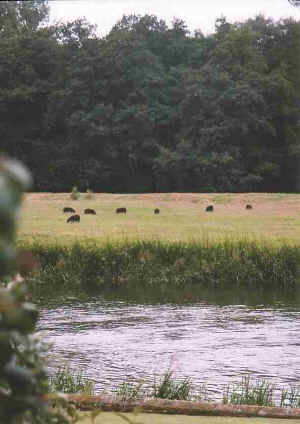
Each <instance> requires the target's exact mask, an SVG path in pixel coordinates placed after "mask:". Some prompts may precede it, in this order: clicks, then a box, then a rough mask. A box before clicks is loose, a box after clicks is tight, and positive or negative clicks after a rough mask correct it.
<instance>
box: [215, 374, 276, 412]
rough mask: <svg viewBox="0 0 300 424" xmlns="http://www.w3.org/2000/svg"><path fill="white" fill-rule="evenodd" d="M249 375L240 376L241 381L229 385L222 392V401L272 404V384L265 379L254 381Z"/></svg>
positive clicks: (242, 403) (238, 403)
mask: <svg viewBox="0 0 300 424" xmlns="http://www.w3.org/2000/svg"><path fill="white" fill-rule="evenodd" d="M250 380H251V379H250V376H246V377H243V378H242V381H241V383H238V384H234V385H229V386H227V387H226V389H225V391H224V394H223V403H225V404H227V403H229V404H232V405H261V406H272V405H273V392H274V386H273V385H272V384H271V383H269V382H268V381H267V380H259V381H256V382H254V383H252V382H251V381H250Z"/></svg>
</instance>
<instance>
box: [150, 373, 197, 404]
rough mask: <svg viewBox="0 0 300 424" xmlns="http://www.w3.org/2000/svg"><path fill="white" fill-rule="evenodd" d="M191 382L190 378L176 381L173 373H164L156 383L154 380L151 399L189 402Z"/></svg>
mask: <svg viewBox="0 0 300 424" xmlns="http://www.w3.org/2000/svg"><path fill="white" fill-rule="evenodd" d="M192 388H193V386H192V382H191V379H190V378H185V379H184V380H176V379H175V378H174V374H173V371H171V370H168V371H166V372H165V373H164V374H163V375H162V377H161V378H160V380H159V381H158V382H157V381H156V379H154V386H153V397H154V398H159V399H173V400H175V399H178V400H190V399H191V397H192Z"/></svg>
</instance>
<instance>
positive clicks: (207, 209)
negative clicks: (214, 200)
mask: <svg viewBox="0 0 300 424" xmlns="http://www.w3.org/2000/svg"><path fill="white" fill-rule="evenodd" d="M205 210H206V212H212V211H213V210H214V207H213V205H209V206H206V209H205Z"/></svg>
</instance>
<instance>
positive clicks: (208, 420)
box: [78, 412, 299, 424]
mask: <svg viewBox="0 0 300 424" xmlns="http://www.w3.org/2000/svg"><path fill="white" fill-rule="evenodd" d="M126 418H127V420H128V419H129V420H130V421H127V420H126ZM125 422H132V423H133V424H134V423H136V424H264V423H265V424H283V423H286V422H287V421H286V420H283V419H278V418H276V419H275V418H274V419H271V418H237V417H205V416H195V417H193V416H187V415H166V414H165V415H163V414H138V415H137V416H134V414H123V417H122V418H121V417H120V416H118V415H116V414H115V413H114V412H103V413H102V414H100V415H99V416H98V417H97V418H96V419H95V421H94V423H95V424H106V423H107V424H108V423H109V424H121V423H125ZM288 422H289V423H290V424H296V423H299V420H293V419H289V420H288ZM78 423H80V424H91V419H90V413H88V412H85V413H82V414H81V420H80V421H79V422H78Z"/></svg>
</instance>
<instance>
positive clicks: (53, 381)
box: [49, 367, 94, 395]
mask: <svg viewBox="0 0 300 424" xmlns="http://www.w3.org/2000/svg"><path fill="white" fill-rule="evenodd" d="M49 386H50V391H52V392H62V393H84V394H86V395H92V394H94V383H93V382H92V381H90V380H87V379H85V378H84V377H83V373H82V371H79V372H75V371H72V370H71V369H70V368H68V367H62V368H59V369H58V370H57V371H56V372H55V374H54V375H52V376H50V377H49Z"/></svg>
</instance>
